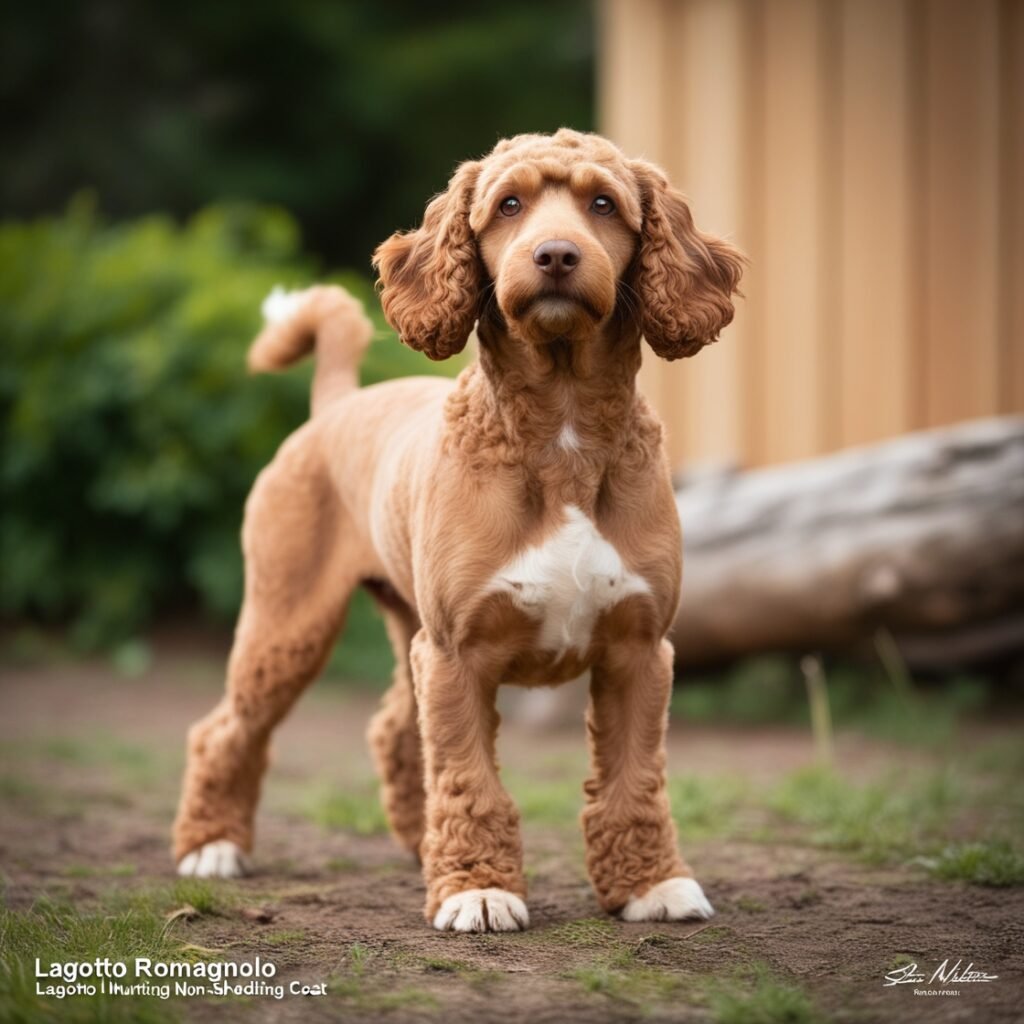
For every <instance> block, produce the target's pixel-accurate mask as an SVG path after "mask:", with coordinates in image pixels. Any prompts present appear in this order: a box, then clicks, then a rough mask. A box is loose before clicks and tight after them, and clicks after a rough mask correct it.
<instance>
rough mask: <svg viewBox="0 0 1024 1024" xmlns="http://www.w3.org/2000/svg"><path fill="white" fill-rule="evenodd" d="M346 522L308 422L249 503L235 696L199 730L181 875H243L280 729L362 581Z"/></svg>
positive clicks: (187, 781)
mask: <svg viewBox="0 0 1024 1024" xmlns="http://www.w3.org/2000/svg"><path fill="white" fill-rule="evenodd" d="M345 520H346V516H345V513H344V510H343V508H342V506H341V504H340V502H339V501H338V499H337V496H336V494H335V493H334V491H333V489H332V486H331V483H330V481H329V479H328V476H327V473H326V472H325V470H324V467H323V460H322V457H321V455H320V447H319V441H318V438H317V436H316V433H315V425H314V424H309V425H307V426H306V427H304V428H302V429H301V430H299V431H298V432H297V433H296V434H294V435H293V436H292V437H291V438H289V440H288V441H287V442H286V443H285V444H284V445H283V446H282V448H281V450H280V451H279V453H278V455H277V456H276V458H275V459H274V461H273V462H272V463H271V465H270V466H268V467H267V468H266V469H265V470H264V471H263V473H261V474H260V477H259V479H258V480H257V482H256V485H255V487H254V488H253V490H252V493H251V495H250V497H249V501H248V502H247V504H246V512H245V525H244V527H243V531H242V546H243V551H244V554H245V569H246V574H245V575H246V581H245V599H244V603H243V606H242V613H241V617H240V618H239V622H238V628H237V630H236V633H235V642H234V646H233V648H232V651H231V657H230V660H229V663H228V676H227V692H226V694H225V696H224V698H223V699H222V700H221V702H220V703H219V704H218V705H217V707H216V708H214V710H213V711H212V712H211V713H210V714H209V715H207V716H206V717H205V718H203V719H201V720H200V721H198V722H196V724H195V725H193V726H192V728H191V730H190V731H189V737H188V760H187V765H186V768H185V778H184V784H183V789H182V795H181V803H180V805H179V808H178V815H177V819H176V821H175V823H174V855H175V859H176V860H177V861H178V870H179V872H180V873H182V874H196V875H220V876H228V875H236V874H241V873H243V870H244V858H243V854H244V853H245V852H248V851H249V850H251V848H252V834H253V816H254V814H255V810H256V804H257V801H258V800H259V794H260V785H261V780H262V777H263V773H264V770H265V768H266V766H267V752H268V745H269V741H270V736H271V732H272V731H273V729H274V727H275V726H276V725H277V724H278V723H279V722H280V721H281V719H282V718H283V717H284V716H285V714H286V713H287V712H288V711H289V709H290V708H291V707H292V705H293V704H294V702H295V700H296V698H297V697H298V696H299V694H300V693H301V692H302V691H303V690H304V689H305V687H306V686H307V685H308V684H309V683H310V682H311V681H312V680H313V679H314V678H315V677H316V676H317V675H318V674H319V672H320V670H321V669H322V667H323V665H324V662H325V661H326V660H327V657H328V655H329V653H330V650H331V646H332V644H333V642H334V639H335V637H336V636H337V634H338V631H339V629H340V628H341V624H342V620H343V618H344V613H345V609H346V607H347V605H348V600H349V597H350V595H351V592H352V589H353V588H354V586H355V583H356V579H357V576H358V566H357V564H356V562H357V559H356V557H354V556H355V555H356V545H357V544H358V539H357V538H355V537H353V536H352V531H351V530H350V529H348V524H347V523H346V521H345Z"/></svg>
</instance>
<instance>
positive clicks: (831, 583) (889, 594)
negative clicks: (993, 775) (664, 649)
mask: <svg viewBox="0 0 1024 1024" xmlns="http://www.w3.org/2000/svg"><path fill="white" fill-rule="evenodd" d="M677 504H678V508H679V516H680V519H681V522H682V524H683V535H684V552H685V554H684V570H683V598H682V603H681V606H680V610H679V615H678V617H677V619H676V623H675V627H674V631H673V637H672V639H673V641H674V643H675V645H676V653H677V660H678V662H679V663H680V664H682V665H683V666H689V665H697V664H707V663H712V662H720V661H726V660H729V659H732V658H735V657H739V656H742V655H744V654H750V653H753V652H759V651H809V650H824V651H856V650H857V649H858V648H861V647H864V646H866V645H868V644H870V642H871V641H872V639H873V638H874V637H875V636H876V635H877V634H878V632H879V631H880V630H884V631H888V632H889V633H890V634H891V635H892V636H893V637H894V639H895V640H896V642H897V645H898V646H899V648H900V650H901V652H902V653H903V655H904V657H905V658H906V659H907V660H908V662H909V663H911V665H912V667H941V666H942V664H944V663H966V662H972V661H982V660H987V659H990V658H996V657H1001V656H1005V655H1007V654H1010V653H1012V652H1015V651H1024V418H1021V417H1006V418H999V419H989V420H979V421H972V422H970V423H965V424H960V425H957V426H955V427H948V428H944V429H940V430H932V431H927V432H922V433H917V434H911V435H909V436H905V437H901V438H899V439H897V440H894V441H888V442H885V443H882V444H877V445H872V446H869V447H863V448H856V449H850V450H847V451H844V452H840V453H838V454H835V455H830V456H826V457H823V458H817V459H812V460H808V461H806V462H800V463H793V464H788V465H783V466H776V467H771V468H768V469H761V470H752V471H747V472H738V471H725V472H721V473H717V474H711V475H708V474H705V475H703V476H697V477H695V478H692V479H691V480H689V481H685V480H684V481H683V483H682V486H681V488H680V490H679V493H678V496H677Z"/></svg>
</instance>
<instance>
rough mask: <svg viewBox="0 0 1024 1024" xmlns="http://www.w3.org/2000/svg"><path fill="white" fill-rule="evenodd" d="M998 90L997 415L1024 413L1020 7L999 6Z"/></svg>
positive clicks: (1023, 7)
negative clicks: (999, 160) (999, 169)
mask: <svg viewBox="0 0 1024 1024" xmlns="http://www.w3.org/2000/svg"><path fill="white" fill-rule="evenodd" d="M999 39H1000V41H1001V44H1002V49H1001V54H1000V62H999V65H1000V73H1001V84H1000V90H999V99H1000V104H1001V106H1000V120H1001V124H1000V149H1001V152H1002V167H1001V181H1000V189H999V194H1000V201H1001V206H1002V210H1001V223H1002V245H1001V247H1000V259H999V265H1000V267H1001V269H1002V280H1001V282H1000V297H999V305H1000V313H1001V315H1000V322H999V351H1000V360H999V362H1000V373H999V378H1000V384H1001V388H1000V395H999V411H1000V412H1004V413H1009V412H1016V413H1024V4H1022V3H1020V2H1019V0H1003V2H1002V4H1001V9H1000V20H999Z"/></svg>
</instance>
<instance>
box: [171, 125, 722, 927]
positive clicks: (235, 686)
mask: <svg viewBox="0 0 1024 1024" xmlns="http://www.w3.org/2000/svg"><path fill="white" fill-rule="evenodd" d="M375 263H376V266H377V269H378V272H379V275H380V288H381V300H382V303H383V307H384V312H385V314H386V316H387V318H388V320H389V321H390V323H391V324H392V325H393V326H394V328H395V330H396V331H398V333H399V334H400V335H401V338H402V341H404V342H405V344H407V345H410V346H412V347H413V348H415V349H418V350H420V351H422V352H425V353H426V354H427V355H428V356H430V358H432V359H444V358H446V357H448V356H450V355H452V354H453V353H456V352H458V351H459V350H461V349H462V348H463V346H464V345H465V344H466V341H467V338H468V337H469V335H470V333H471V331H472V330H473V328H474V326H475V327H476V329H477V336H478V338H479V348H480V358H479V362H477V363H476V364H474V365H472V366H470V367H469V368H468V369H466V370H464V371H463V372H462V373H461V374H460V376H459V377H458V379H457V380H456V381H454V382H451V381H447V380H440V379H433V378H408V379H404V380H397V381H391V382H389V383H386V384H380V385H376V386H374V387H368V388H364V389H361V390H360V389H358V388H357V367H358V362H359V358H360V355H361V353H362V351H363V349H364V348H365V346H366V344H367V343H368V341H369V338H370V333H371V332H370V325H369V322H368V321H367V320H366V318H365V316H364V315H363V313H362V310H361V309H360V307H359V306H358V304H357V303H356V302H354V300H352V299H351V298H350V297H349V296H348V295H347V294H346V293H345V292H343V291H342V290H341V289H338V288H328V287H316V288H311V289H309V290H308V291H306V292H300V293H297V294H292V295H281V294H275V295H274V296H272V297H271V299H270V300H268V303H267V304H266V306H265V307H264V311H265V313H266V315H267V319H268V321H269V322H268V326H267V327H266V329H265V330H264V332H263V333H262V334H261V335H260V337H259V338H258V339H257V340H256V342H255V343H254V345H253V348H252V351H251V354H250V364H251V366H252V367H253V368H255V369H258V370H265V369H278V368H281V367H284V366H286V365H288V364H289V363H291V362H293V361H294V360H295V359H297V358H299V357H300V356H302V355H303V354H305V353H306V352H308V351H309V350H310V349H312V348H313V347H314V346H315V349H316V358H317V371H316V378H315V382H314V386H313V415H312V418H311V419H310V421H309V422H308V423H306V424H305V425H304V426H303V427H301V428H300V429H299V430H297V431H296V432H295V433H294V434H293V435H292V436H291V437H289V438H288V440H287V441H285V443H284V444H283V445H282V447H281V450H280V451H279V452H278V454H277V456H276V457H275V459H274V461H273V463H272V464H271V465H270V466H268V467H267V469H265V470H264V471H263V473H261V474H260V477H259V479H258V480H257V482H256V485H255V487H254V488H253V491H252V494H251V496H250V498H249V501H248V504H247V506H246V512H245V526H244V529H243V547H244V553H245V566H246V586H245V602H244V606H243V609H242V613H241V618H240V621H239V623H238V629H237V634H236V637H235V644H234V649H233V651H232V653H231V659H230V663H229V666H228V679H227V694H226V696H225V697H224V699H223V700H222V701H221V703H220V704H219V705H218V706H217V708H216V709H214V711H213V712H212V713H211V714H210V715H209V716H207V717H206V718H204V719H202V720H201V721H200V722H198V723H197V724H196V725H195V726H193V728H192V730H191V732H190V734H189V744H188V767H187V770H186V773H185V782H184V792H183V794H182V798H181V806H180V809H179V812H178V817H177V821H176V823H175V829H174V834H175V855H176V857H177V859H178V861H179V870H180V871H181V872H182V873H183V874H197V875H233V874H238V873H240V872H241V871H242V870H243V869H244V866H245V864H244V853H245V852H248V851H249V850H250V849H251V846H252V834H253V815H254V812H255V808H256V803H257V800H258V797H259V791H260V779H261V776H262V774H263V771H264V768H265V766H266V758H267V745H268V741H269V739H270V734H271V731H272V730H273V728H274V726H275V725H277V723H278V722H280V721H281V719H282V717H283V716H284V715H285V714H286V713H287V711H288V710H289V708H290V707H291V706H292V704H293V702H294V701H295V700H296V698H297V697H298V696H299V694H300V693H301V692H302V690H303V689H304V688H305V687H306V686H307V685H308V684H309V683H310V681H311V680H312V679H314V678H315V677H316V675H317V673H318V672H319V671H320V669H321V668H322V666H323V664H324V661H325V659H326V658H327V656H328V653H329V651H330V649H331V645H332V644H333V642H334V640H335V637H336V635H337V633H338V631H339V629H340V627H341V625H342V620H343V619H344V616H345V609H346V606H347V604H348V601H349V598H350V597H351V595H352V592H353V590H354V589H355V588H356V587H358V586H360V585H362V586H364V587H366V588H367V589H368V590H369V591H370V593H371V594H372V595H373V596H374V597H375V599H376V600H377V603H378V604H379V605H380V607H381V609H382V611H383V614H384V618H385V620H386V623H387V629H388V634H389V636H390V638H391V642H392V644H393V645H394V649H395V656H396V659H397V668H396V670H395V678H394V684H393V685H392V687H391V689H390V690H389V691H388V693H387V695H386V696H385V698H384V701H383V705H382V707H381V710H380V711H379V712H378V713H377V715H376V716H375V717H374V719H373V721H372V723H371V725H370V729H369V739H370V744H371V746H372V749H373V753H374V756H375V759H376V762H377V766H378V769H379V771H380V776H381V783H382V791H383V800H384V804H385V806H386V808H387V813H388V817H389V820H390V823H391V828H392V830H393V832H394V834H395V836H396V837H397V838H398V840H399V841H400V842H401V843H403V844H404V845H405V846H406V847H408V848H409V849H410V850H412V851H414V852H415V853H417V854H418V855H419V856H420V857H421V859H422V862H423V876H424V880H425V883H426V889H427V899H426V916H427V919H428V920H429V921H432V922H433V924H434V926H435V927H436V928H440V929H456V930H459V931H505V930H513V929H518V928H524V927H526V925H527V922H528V915H527V910H526V905H525V903H524V899H525V896H526V882H525V880H524V877H523V865H522V844H521V840H520V835H519V815H518V812H517V810H516V808H515V806H514V805H513V803H512V800H511V799H510V798H509V796H508V794H507V793H506V792H505V790H504V789H503V788H502V785H501V781H500V779H499V776H498V770H497V765H496V762H495V735H496V732H497V728H498V715H497V712H496V711H495V694H496V691H497V688H498V685H499V684H500V683H514V684H517V685H521V686H539V685H552V684H557V683H561V682H565V681H567V680H570V679H573V678H576V677H578V676H580V675H581V674H583V673H585V672H588V671H589V672H590V676H591V679H590V708H589V711H588V715H587V727H588V730H589V735H590V747H591V754H592V769H591V773H590V777H589V779H588V780H587V781H586V783H585V785H584V792H585V807H584V810H583V830H584V833H585V837H586V848H587V868H588V870H589V872H590V877H591V879H592V881H593V885H594V889H595V891H596V893H597V898H598V900H599V901H600V903H601V906H602V907H604V908H605V909H606V910H607V911H610V912H619V913H621V914H622V916H623V917H624V918H625V919H626V920H629V921H650V920H664V919H672V920H677V919H682V918H687V917H707V916H709V915H710V914H711V913H712V909H711V906H710V904H709V903H708V901H707V899H706V898H705V896H704V894H703V892H702V891H701V888H700V886H699V885H698V884H697V882H696V881H695V880H694V878H693V877H692V872H691V871H690V869H689V867H688V866H687V864H686V862H685V861H684V860H683V859H682V857H681V856H680V854H679V852H678V850H677V847H676V834H675V828H674V826H673V822H672V818H671V815H670V813H669V804H668V799H667V797H666V792H665V752H664V739H665V727H666V718H667V707H668V701H669V696H670V691H671V687H672V648H671V646H670V645H669V643H668V641H667V640H666V639H665V635H666V632H667V630H668V628H669V625H670V624H671V622H672V620H673V616H674V614H675V611H676V605H677V603H678V600H679V588H680V579H681V569H682V554H681V538H680V531H679V522H678V518H677V514H676V506H675V502H674V499H673V493H672V487H671V483H670V480H669V471H668V465H667V460H666V456H665V452H664V450H663V447H662V429H661V426H660V424H659V422H658V420H657V419H656V418H655V416H654V414H653V413H652V412H651V410H650V408H649V407H648V405H647V403H646V402H645V401H644V399H643V398H642V397H641V396H640V395H639V394H638V393H637V391H636V387H635V377H636V373H637V370H638V369H639V367H640V358H641V335H642V336H643V337H644V338H646V340H647V344H648V345H650V347H651V348H652V349H653V350H654V352H655V353H657V354H658V355H659V356H662V357H663V358H666V359H677V358H679V357H680V356H690V355H693V354H694V353H696V352H697V351H698V350H699V349H700V348H701V347H702V346H703V345H706V344H707V343H708V342H710V341H713V340H714V339H715V337H716V336H717V335H718V332H719V331H720V330H721V329H722V327H724V326H725V325H726V324H727V323H729V321H730V320H731V318H732V314H733V307H732V298H731V297H732V295H733V293H734V292H735V291H736V287H737V284H738V281H739V277H740V270H741V264H742V257H741V256H740V255H739V253H738V252H736V250H734V249H733V248H732V247H731V246H729V245H728V244H726V243H724V242H721V241H718V240H716V239H713V238H710V237H708V236H707V235H704V234H702V233H701V232H699V231H697V230H696V229H695V228H694V225H693V221H692V218H691V216H690V211H689V209H688V207H687V205H686V203H685V201H684V199H683V197H682V195H680V194H679V193H678V192H676V191H675V190H673V189H672V188H671V187H670V185H669V183H668V182H667V181H666V179H665V177H664V175H663V174H662V173H661V172H660V171H659V170H658V169H657V168H656V167H654V166H652V165H651V164H649V163H646V162H644V161H640V160H629V159H626V158H625V157H624V156H623V154H622V153H621V152H620V150H619V149H617V148H616V147H615V146H614V145H612V144H611V143H610V142H607V141H606V140H604V139H602V138H600V137H598V136H595V135H584V134H580V133H578V132H574V131H568V130H562V131H559V132H557V133H556V134H554V135H551V136H547V135H521V136H518V137H516V138H513V139H510V140H507V141H504V142H501V143H499V144H498V145H497V146H496V147H495V149H494V151H493V152H492V153H491V154H489V155H488V156H487V157H485V158H484V159H483V160H480V161H472V162H468V163H464V164H462V166H461V167H459V168H458V170H457V171H456V173H455V175H454V177H453V178H452V180H451V182H450V183H449V186H448V189H447V191H446V192H444V193H443V194H442V195H439V196H438V197H436V198H435V199H434V200H433V201H432V202H431V203H430V205H429V206H428V207H427V210H426V214H425V216H424V220H423V226H422V227H420V228H419V229H417V230H415V231H410V232H407V233H399V234H396V235H394V236H393V237H391V238H390V239H388V241H386V242H385V243H384V244H383V245H381V246H380V248H379V249H378V250H377V253H376V257H375Z"/></svg>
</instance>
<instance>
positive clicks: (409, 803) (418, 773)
mask: <svg viewBox="0 0 1024 1024" xmlns="http://www.w3.org/2000/svg"><path fill="white" fill-rule="evenodd" d="M385 587H386V584H385ZM369 589H370V591H371V593H373V594H374V596H375V597H376V598H377V601H378V604H380V605H381V607H382V609H383V612H384V621H385V623H386V625H387V630H388V637H389V639H390V640H391V646H392V647H393V648H394V652H395V673H394V678H393V681H392V684H391V688H390V689H389V690H388V691H387V693H386V694H385V695H384V698H383V700H382V701H381V706H380V710H379V711H377V713H376V714H375V715H374V716H373V718H372V719H371V721H370V726H369V729H368V730H367V739H368V740H369V742H370V749H371V750H372V752H373V758H374V761H375V762H376V764H377V772H378V774H379V775H380V787H381V799H382V801H383V803H384V809H385V810H386V811H387V816H388V822H389V823H390V825H391V831H392V833H393V834H394V836H395V838H396V839H397V840H398V842H399V843H401V844H402V846H404V847H405V848H406V849H408V850H410V851H411V852H412V853H414V854H416V855H417V856H419V852H420V843H421V842H422V840H423V829H424V803H425V800H426V797H425V795H424V791H423V751H422V744H421V742H420V727H419V722H418V721H417V718H416V694H415V692H414V690H413V683H412V672H411V669H410V667H409V646H410V644H411V643H412V638H413V637H414V636H415V635H416V631H417V630H418V629H419V621H418V620H417V618H416V615H415V613H414V612H413V610H412V609H411V608H410V607H409V606H408V605H406V604H405V603H404V602H401V601H399V602H397V603H396V602H391V601H388V599H387V593H386V592H385V593H384V595H383V596H382V595H381V594H379V593H378V592H377V591H376V590H374V588H373V586H370V588H369Z"/></svg>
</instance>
